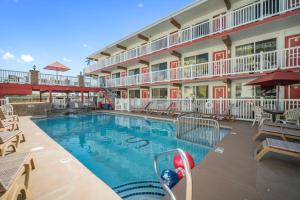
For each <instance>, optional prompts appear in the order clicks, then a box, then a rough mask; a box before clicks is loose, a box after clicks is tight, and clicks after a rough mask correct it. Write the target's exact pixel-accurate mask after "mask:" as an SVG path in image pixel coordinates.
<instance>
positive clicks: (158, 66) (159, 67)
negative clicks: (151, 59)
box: [151, 62, 168, 72]
mask: <svg viewBox="0 0 300 200" xmlns="http://www.w3.org/2000/svg"><path fill="white" fill-rule="evenodd" d="M167 68H168V63H166V62H165V63H160V64H156V65H151V71H153V72H154V71H160V70H166V69H167Z"/></svg>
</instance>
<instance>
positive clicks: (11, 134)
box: [0, 131, 24, 157]
mask: <svg viewBox="0 0 300 200" xmlns="http://www.w3.org/2000/svg"><path fill="white" fill-rule="evenodd" d="M21 138H23V141H24V134H23V133H22V131H4V132H0V157H1V156H2V157H3V156H4V155H5V153H6V152H7V150H8V148H10V147H11V149H12V152H16V151H17V148H18V146H19V143H20V142H21Z"/></svg>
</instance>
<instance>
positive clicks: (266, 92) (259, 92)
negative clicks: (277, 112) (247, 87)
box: [254, 86, 276, 99]
mask: <svg viewBox="0 0 300 200" xmlns="http://www.w3.org/2000/svg"><path fill="white" fill-rule="evenodd" d="M254 97H256V98H257V97H264V98H268V99H275V98H276V86H270V87H264V86H255V89H254Z"/></svg>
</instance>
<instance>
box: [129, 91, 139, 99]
mask: <svg viewBox="0 0 300 200" xmlns="http://www.w3.org/2000/svg"><path fill="white" fill-rule="evenodd" d="M129 98H140V90H129Z"/></svg>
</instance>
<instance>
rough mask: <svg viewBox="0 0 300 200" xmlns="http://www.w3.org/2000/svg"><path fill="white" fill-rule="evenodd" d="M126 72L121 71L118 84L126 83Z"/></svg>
mask: <svg viewBox="0 0 300 200" xmlns="http://www.w3.org/2000/svg"><path fill="white" fill-rule="evenodd" d="M125 82H126V72H121V79H120V84H121V85H125V84H126V83H125Z"/></svg>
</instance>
